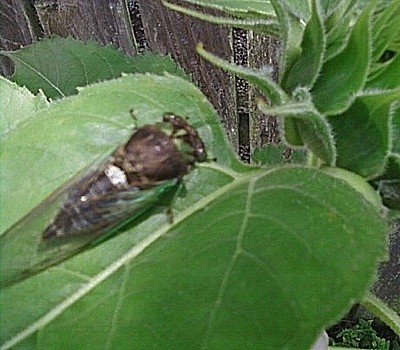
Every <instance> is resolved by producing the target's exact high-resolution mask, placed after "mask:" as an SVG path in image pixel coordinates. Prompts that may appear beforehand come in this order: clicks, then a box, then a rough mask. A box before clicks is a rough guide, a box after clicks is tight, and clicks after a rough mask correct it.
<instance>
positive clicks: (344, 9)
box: [324, 0, 357, 61]
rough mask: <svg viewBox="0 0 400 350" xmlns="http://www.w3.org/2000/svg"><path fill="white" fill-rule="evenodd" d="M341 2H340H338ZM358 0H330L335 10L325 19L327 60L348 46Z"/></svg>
mask: <svg viewBox="0 0 400 350" xmlns="http://www.w3.org/2000/svg"><path fill="white" fill-rule="evenodd" d="M337 2H339V4H337ZM356 4H357V0H344V1H343V0H339V1H336V2H331V1H329V5H331V6H332V10H333V12H332V13H330V14H329V16H328V17H327V18H326V19H325V21H324V24H325V30H326V33H327V34H326V52H325V58H324V60H325V61H329V60H330V59H331V58H332V57H334V56H336V55H338V54H339V53H340V52H342V51H343V49H344V48H345V47H346V45H347V42H348V39H349V36H350V34H351V31H350V30H349V29H350V28H351V23H352V21H353V20H354V18H355V17H356V16H355V13H356V11H354V7H355V5H356Z"/></svg>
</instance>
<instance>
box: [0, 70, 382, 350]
mask: <svg viewBox="0 0 400 350" xmlns="http://www.w3.org/2000/svg"><path fill="white" fill-rule="evenodd" d="M176 96H179V99H178V98H176ZM131 108H133V109H134V111H135V114H136V116H137V117H138V123H139V125H142V124H144V123H154V122H156V121H159V120H160V117H161V115H162V113H164V112H165V111H170V112H174V113H177V114H179V115H182V116H186V117H188V118H190V119H189V120H190V122H191V124H193V125H194V126H195V127H196V128H197V129H198V130H199V132H200V134H201V136H202V138H203V139H204V141H205V143H206V145H207V147H208V150H209V152H210V156H211V157H216V158H217V160H216V162H209V163H203V164H201V166H198V167H197V168H196V169H195V170H194V171H193V172H192V173H190V174H189V175H188V176H186V177H185V179H184V182H185V186H186V188H187V192H186V194H185V196H184V197H181V198H178V199H177V201H176V202H175V204H174V207H173V210H174V213H175V215H174V223H173V224H170V223H168V220H167V216H166V215H165V214H164V213H162V212H158V211H153V212H151V213H149V216H148V218H144V219H143V221H141V222H138V223H137V225H136V226H134V227H131V228H129V229H128V230H126V231H125V232H122V233H121V234H119V235H117V236H115V237H113V238H111V239H109V240H107V241H106V242H104V243H102V244H100V245H98V246H96V247H95V248H93V249H91V250H87V251H85V252H83V253H81V254H79V255H77V256H75V257H73V258H71V259H69V260H67V261H65V262H64V263H62V264H60V265H58V266H56V267H53V268H49V269H47V270H46V271H44V272H42V273H41V274H38V275H36V276H33V277H31V278H29V279H27V280H25V281H23V282H21V283H18V284H16V285H13V286H10V287H8V288H5V289H2V291H1V293H0V308H1V310H2V318H1V325H0V339H1V343H2V347H3V348H4V349H6V348H8V347H12V346H30V345H31V344H35V347H37V348H80V347H81V345H82V344H85V346H86V347H88V348H101V347H104V346H108V347H110V348H118V349H125V348H143V349H146V348H151V347H158V348H174V347H177V348H187V349H191V348H200V347H201V346H203V347H208V348H225V347H226V345H227V344H229V347H231V348H263V349H265V348H284V347H285V348H287V349H299V348H304V349H307V348H309V347H310V346H311V344H312V343H313V341H314V338H315V335H316V334H318V332H320V330H321V328H323V327H324V326H325V325H327V324H328V323H331V322H332V321H333V320H335V319H337V318H338V317H339V316H340V315H341V313H342V312H343V311H344V310H346V309H347V308H348V306H349V305H350V303H352V302H353V300H355V299H360V298H361V297H362V296H363V294H364V292H365V290H366V289H367V288H368V285H369V283H370V282H371V280H372V278H373V275H374V271H375V268H376V264H377V261H378V259H379V258H380V257H382V256H383V254H384V247H385V239H384V235H385V233H386V224H385V221H384V220H383V219H382V217H381V216H380V214H379V210H378V209H377V208H376V206H375V205H373V204H371V202H370V201H369V200H367V199H366V197H365V196H364V195H363V194H362V193H361V192H360V191H359V190H358V189H355V188H354V186H353V185H352V184H350V185H349V183H348V182H347V181H344V180H343V179H341V178H337V177H336V176H331V175H329V174H325V173H324V172H322V171H320V170H317V169H312V168H306V167H277V168H271V169H263V168H256V167H245V166H243V165H241V164H240V163H239V162H238V161H237V159H236V158H235V156H234V155H233V154H232V151H231V150H230V149H229V148H228V147H227V144H226V140H225V137H224V132H222V131H221V129H220V127H219V123H218V121H217V120H216V116H215V112H214V111H213V110H212V108H211V106H210V105H209V104H208V103H207V102H206V100H205V99H204V96H203V95H202V94H201V93H200V92H199V91H198V90H197V89H196V88H195V87H194V86H193V85H191V84H190V83H189V82H187V81H185V80H182V79H180V78H177V77H173V76H165V77H161V76H155V75H134V76H130V75H128V76H124V77H122V78H119V79H116V80H111V81H107V82H103V83H100V84H94V85H91V86H88V87H87V88H83V89H80V92H79V93H78V94H77V95H75V96H71V97H68V98H65V99H61V100H58V101H56V102H52V103H50V105H49V107H48V108H45V109H42V110H39V111H37V112H36V113H34V114H33V116H32V117H31V118H29V119H28V120H27V121H26V122H24V123H23V124H19V125H18V126H17V127H16V128H14V129H13V130H12V131H10V132H9V133H8V134H7V135H6V137H4V138H3V139H2V140H1V149H2V151H4V152H2V153H1V159H0V160H1V164H2V170H4V169H5V171H2V172H1V173H0V176H1V179H0V181H1V183H2V184H4V186H1V190H2V191H3V192H2V193H1V196H0V199H1V201H2V203H1V208H2V209H4V210H2V213H1V214H2V218H1V220H0V221H1V224H2V225H3V229H4V228H5V227H7V226H8V225H10V224H11V223H12V222H14V221H15V220H17V219H18V218H19V217H20V216H22V215H23V214H24V213H26V212H27V211H29V210H30V208H31V207H33V206H34V205H35V204H37V203H39V202H40V201H42V200H43V198H45V197H46V195H47V194H48V193H50V192H51V191H52V190H54V189H55V188H57V187H58V186H59V185H60V184H61V183H63V182H64V181H65V180H66V179H67V178H68V177H70V175H72V174H74V173H76V172H77V171H78V170H79V169H81V168H82V167H84V166H86V165H87V164H90V163H91V162H92V161H93V160H94V159H96V158H98V157H99V156H102V155H105V154H107V153H108V152H110V150H112V149H113V148H115V147H116V146H117V145H118V144H119V143H120V142H122V141H123V140H124V139H125V138H126V136H127V135H128V134H129V133H130V129H131V126H132V120H131V119H130V116H129V110H130V109H131ZM15 113H18V110H16V111H15ZM17 146H18V147H17ZM28 170H29V176H26V175H27V171H28ZM32 189H35V190H34V191H32ZM28 248H29V247H28ZM31 249H35V247H34V246H33V247H32V248H31ZM18 258H19V256H18V255H15V259H18ZM22 258H23V257H22ZM2 263H3V262H2ZM15 300H18V303H15ZM32 300H35V302H34V303H32ZM271 324H273V327H270V325H271ZM82 329H84V330H85V331H84V332H80V331H77V330H82ZM132 329H134V330H135V332H133V333H132ZM155 329H156V330H157V332H156V333H154V330H155ZM227 330H229V331H227Z"/></svg>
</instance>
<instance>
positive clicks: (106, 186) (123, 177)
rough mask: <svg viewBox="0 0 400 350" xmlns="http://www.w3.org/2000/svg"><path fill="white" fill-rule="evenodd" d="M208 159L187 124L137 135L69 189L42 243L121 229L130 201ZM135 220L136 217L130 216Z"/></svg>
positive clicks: (170, 123)
mask: <svg viewBox="0 0 400 350" xmlns="http://www.w3.org/2000/svg"><path fill="white" fill-rule="evenodd" d="M206 158H207V155H206V151H205V147H204V143H203V141H202V140H201V138H200V136H199V135H198V133H197V131H196V130H195V129H194V128H193V127H191V126H190V125H189V124H188V123H187V122H186V121H185V120H184V119H182V118H180V117H177V116H175V115H170V114H169V115H165V116H164V118H163V122H161V123H158V124H155V125H145V126H143V127H140V128H138V129H136V131H135V132H134V133H133V135H132V136H131V137H130V139H129V140H128V141H127V142H126V143H125V144H123V145H121V146H120V147H119V148H118V149H117V150H116V151H115V152H114V153H113V154H112V155H111V156H110V157H109V159H108V160H106V162H104V163H103V165H101V166H100V167H99V168H98V169H96V170H94V171H92V172H91V173H90V174H89V176H84V177H83V178H82V180H81V181H78V182H77V183H76V184H75V185H73V186H72V187H71V189H70V190H69V193H68V195H67V198H66V200H65V202H64V203H63V205H62V207H61V208H60V211H59V212H58V214H57V215H56V217H55V218H54V220H53V222H52V223H51V224H50V225H49V226H48V227H47V228H46V230H45V231H44V233H43V239H48V238H51V237H70V236H74V235H81V234H85V233H88V232H93V231H96V230H98V231H100V230H102V229H104V227H108V226H112V225H115V224H117V223H118V221H119V220H120V218H121V217H123V216H122V215H120V212H121V211H123V212H124V213H125V211H126V205H127V203H129V202H130V201H131V200H132V198H135V199H139V197H140V192H141V191H145V190H147V189H150V188H153V187H155V186H160V184H162V183H164V182H166V181H168V180H174V179H175V180H177V181H180V179H182V177H183V176H184V175H186V174H187V173H188V172H189V171H190V170H191V168H192V167H193V165H194V164H195V162H201V161H205V160H206ZM132 214H134V213H132Z"/></svg>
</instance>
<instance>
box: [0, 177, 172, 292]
mask: <svg viewBox="0 0 400 350" xmlns="http://www.w3.org/2000/svg"><path fill="white" fill-rule="evenodd" d="M84 178H87V176H86V175H85V176H84ZM178 186H179V185H178V181H177V180H167V181H163V182H162V183H159V184H158V185H156V186H154V187H152V188H149V189H146V190H139V189H138V188H135V187H133V188H131V189H125V190H121V191H115V192H112V193H108V194H106V195H103V196H97V197H95V198H92V199H91V200H90V201H89V203H88V204H89V206H90V208H92V209H93V212H92V213H90V216H91V217H92V218H93V222H92V224H91V225H88V226H87V227H85V229H84V230H82V232H76V234H72V235H70V236H69V237H67V238H60V239H58V238H55V239H49V240H43V238H42V235H43V232H44V230H45V229H46V227H47V226H48V225H49V224H50V223H51V222H52V221H53V219H54V217H55V216H56V215H57V213H58V212H59V210H60V207H61V206H62V205H63V203H64V201H65V200H66V198H67V197H68V193H69V191H70V190H71V186H66V187H65V188H61V189H60V190H58V191H56V192H54V193H53V194H52V195H51V196H50V197H49V198H47V199H46V200H44V201H43V202H42V203H41V204H39V205H38V206H37V207H36V208H34V209H33V210H32V211H31V212H29V213H28V214H27V215H26V216H25V217H23V218H22V219H21V220H20V221H18V222H17V223H16V224H14V225H13V226H11V227H10V228H9V229H8V230H7V231H6V232H5V233H4V234H3V235H1V236H0V286H6V285H11V284H14V283H16V282H18V281H21V280H23V279H25V278H27V277H30V276H32V275H34V274H36V273H38V272H40V271H42V270H44V269H46V268H48V267H50V266H53V265H55V264H57V263H60V262H61V261H63V260H65V259H67V258H69V257H71V256H73V255H75V254H76V253H78V252H79V251H82V250H84V249H86V248H88V247H92V246H94V245H95V244H97V243H98V242H100V241H102V240H104V239H105V238H107V237H109V236H110V235H111V234H112V233H113V232H115V231H116V230H117V229H118V228H120V227H121V226H124V225H126V224H127V223H129V222H131V221H132V220H135V219H137V218H138V217H139V216H140V215H142V214H143V213H144V212H146V211H147V210H149V208H151V207H153V206H155V205H157V204H158V203H159V201H160V199H161V198H162V197H165V196H168V195H169V194H171V193H174V192H175V191H176V189H177V187H178Z"/></svg>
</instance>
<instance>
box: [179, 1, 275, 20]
mask: <svg viewBox="0 0 400 350" xmlns="http://www.w3.org/2000/svg"><path fill="white" fill-rule="evenodd" d="M185 2H187V3H191V4H195V5H198V6H204V7H207V8H212V9H216V10H220V11H224V12H227V13H230V14H231V15H233V16H237V17H241V18H247V17H250V18H255V17H259V18H265V17H267V16H274V15H275V13H274V9H273V7H272V5H271V3H270V2H269V1H268V0H262V1H258V0H216V1H212V0H185Z"/></svg>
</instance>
